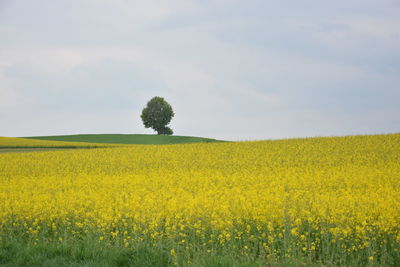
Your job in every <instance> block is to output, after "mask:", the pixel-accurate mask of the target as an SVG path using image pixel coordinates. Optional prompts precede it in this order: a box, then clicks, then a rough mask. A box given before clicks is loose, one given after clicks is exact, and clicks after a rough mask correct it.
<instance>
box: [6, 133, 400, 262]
mask: <svg viewBox="0 0 400 267" xmlns="http://www.w3.org/2000/svg"><path fill="white" fill-rule="evenodd" d="M0 221H1V224H0V227H1V228H0V232H2V233H3V234H4V233H6V232H7V231H10V229H17V228H18V229H19V231H22V232H24V235H25V236H27V237H28V238H31V239H32V240H36V241H38V240H43V239H49V240H50V239H51V240H59V241H60V242H63V240H64V239H66V238H72V237H74V236H76V237H82V236H85V235H93V236H96V238H97V239H98V240H99V242H105V243H110V244H111V243H113V242H121V244H124V245H125V246H126V247H129V246H130V245H131V244H133V243H134V242H140V241H146V242H160V241H162V240H164V241H165V240H170V242H171V243H170V244H172V245H171V255H172V256H174V255H175V253H176V251H178V250H179V249H182V250H185V249H186V250H192V249H195V247H202V246H203V247H205V248H207V251H208V252H210V253H212V251H216V250H218V249H219V248H221V247H223V246H231V247H232V248H233V247H234V248H235V249H238V251H241V253H243V254H244V255H246V254H251V253H258V254H257V255H259V254H260V253H261V254H263V253H264V254H263V255H266V256H267V255H273V254H274V253H278V251H279V249H280V248H281V247H282V246H286V245H285V243H284V242H283V241H282V240H286V241H288V242H289V241H290V242H289V243H288V244H287V246H289V247H290V248H291V250H296V251H300V252H304V253H316V251H318V250H320V251H321V249H323V248H326V247H327V246H336V244H339V245H337V246H338V249H340V250H342V251H343V253H352V251H357V250H365V249H366V248H370V250H369V251H370V252H371V251H373V249H372V248H371V246H372V245H371V244H374V245H373V246H374V249H376V248H377V247H378V246H385V244H386V242H387V240H389V239H390V240H392V242H395V246H394V247H395V248H394V249H395V250H396V251H397V250H398V244H399V243H400V227H399V226H400V134H391V135H375V136H348V137H332V138H305V139H288V140H279V141H255V142H233V143H207V144H205V143H204V144H185V145H163V146H157V145H135V146H130V147H116V148H100V149H94V150H93V149H92V150H69V151H52V152H35V153H23V154H0ZM385 240H386V241H385ZM279 242H280V243H279ZM396 242H397V243H396ZM255 251H257V252H255ZM289 251H290V250H289ZM321 253H322V252H321ZM366 253H369V252H366ZM371 253H372V252H371ZM367 256H368V257H369V259H374V255H373V253H372V254H369V255H367Z"/></svg>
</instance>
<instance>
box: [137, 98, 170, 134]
mask: <svg viewBox="0 0 400 267" xmlns="http://www.w3.org/2000/svg"><path fill="white" fill-rule="evenodd" d="M174 115H175V113H174V111H173V110H172V107H171V105H170V104H168V102H167V101H165V100H164V98H162V97H159V96H155V97H153V98H152V99H150V101H149V102H147V105H146V107H145V108H144V109H143V110H142V115H141V116H140V117H141V118H142V121H143V124H144V127H146V128H152V129H153V130H154V131H156V132H157V134H164V135H171V134H173V133H174V132H173V131H172V129H171V128H169V127H168V126H167V125H168V123H169V122H170V121H171V119H172V117H174Z"/></svg>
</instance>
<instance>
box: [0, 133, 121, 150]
mask: <svg viewBox="0 0 400 267" xmlns="http://www.w3.org/2000/svg"><path fill="white" fill-rule="evenodd" d="M110 146H117V145H115V144H99V143H87V142H63V141H49V140H36V139H28V138H17V137H2V136H0V148H35V147H40V148H52V147H57V148H62V147H67V148H68V147H69V148H70V147H74V148H78V147H82V148H90V147H93V148H94V147H110Z"/></svg>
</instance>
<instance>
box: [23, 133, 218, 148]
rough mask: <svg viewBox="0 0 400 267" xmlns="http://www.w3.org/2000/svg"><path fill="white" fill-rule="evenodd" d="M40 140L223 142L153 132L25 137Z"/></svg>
mask: <svg viewBox="0 0 400 267" xmlns="http://www.w3.org/2000/svg"><path fill="white" fill-rule="evenodd" d="M23 138H30V139H38V140H51V141H64V142H89V143H106V144H154V145H158V144H184V143H199V142H206V143H208V142H223V141H222V140H216V139H211V138H202V137H193V136H175V135H151V134H77V135H57V136H33V137H23Z"/></svg>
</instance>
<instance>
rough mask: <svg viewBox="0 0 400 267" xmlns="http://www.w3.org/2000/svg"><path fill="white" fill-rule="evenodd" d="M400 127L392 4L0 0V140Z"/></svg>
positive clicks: (399, 61) (377, 0)
mask: <svg viewBox="0 0 400 267" xmlns="http://www.w3.org/2000/svg"><path fill="white" fill-rule="evenodd" d="M153 96H162V97H164V98H165V99H166V100H167V101H168V102H169V103H170V104H171V105H172V107H173V109H174V111H175V114H176V115H175V117H174V118H173V120H172V122H171V127H172V129H173V130H174V132H175V134H176V135H191V136H204V137H211V138H220V139H227V140H255V139H270V138H274V139H276V138H288V137H311V136H331V135H349V134H375V133H393V132H400V1H399V0H374V1H371V0H336V1H311V0H296V1H287V0H279V1H268V0H246V1H244V0H168V1H167V0H154V1H153V0H146V1H133V0H132V1H128V0H125V1H124V0H35V1H31V0H24V1H23V0H0V124H1V126H0V136H33V135H61V134H78V133H153V131H152V130H150V129H145V128H144V126H143V124H142V122H141V119H140V113H141V110H142V109H143V107H144V106H145V105H146V103H147V101H148V100H149V99H150V98H151V97H153Z"/></svg>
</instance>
